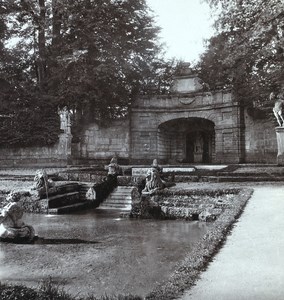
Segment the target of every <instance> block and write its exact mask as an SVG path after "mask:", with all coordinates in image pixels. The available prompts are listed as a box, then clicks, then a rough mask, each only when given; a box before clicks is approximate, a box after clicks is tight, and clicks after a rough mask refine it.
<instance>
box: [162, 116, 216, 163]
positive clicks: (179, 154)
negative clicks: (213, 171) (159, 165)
mask: <svg viewBox="0 0 284 300" xmlns="http://www.w3.org/2000/svg"><path fill="white" fill-rule="evenodd" d="M214 127H215V125H214V123H213V122H212V121H209V120H206V119H203V118H179V119H173V120H170V121H167V122H164V123H162V124H160V125H159V126H158V157H159V158H160V159H162V160H163V161H167V162H169V163H211V162H212V161H213V160H214V159H213V158H214V156H215V130H214Z"/></svg>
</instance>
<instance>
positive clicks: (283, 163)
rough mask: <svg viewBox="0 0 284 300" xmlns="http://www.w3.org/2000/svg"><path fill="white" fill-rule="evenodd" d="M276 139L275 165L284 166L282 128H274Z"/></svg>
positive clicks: (283, 134) (283, 135)
mask: <svg viewBox="0 0 284 300" xmlns="http://www.w3.org/2000/svg"><path fill="white" fill-rule="evenodd" d="M275 131H276V138H277V146H278V153H277V164H278V165H281V166H284V127H276V128H275Z"/></svg>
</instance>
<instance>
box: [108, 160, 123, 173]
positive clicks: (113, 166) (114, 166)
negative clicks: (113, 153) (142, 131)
mask: <svg viewBox="0 0 284 300" xmlns="http://www.w3.org/2000/svg"><path fill="white" fill-rule="evenodd" d="M120 173H121V168H120V166H119V165H118V163H117V158H116V157H113V158H112V159H111V161H110V163H109V165H108V175H119V174H120Z"/></svg>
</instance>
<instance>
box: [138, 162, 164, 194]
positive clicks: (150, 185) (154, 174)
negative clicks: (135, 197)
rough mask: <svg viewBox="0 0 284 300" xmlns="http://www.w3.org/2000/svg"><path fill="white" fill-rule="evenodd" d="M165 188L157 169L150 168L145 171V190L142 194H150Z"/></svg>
mask: <svg viewBox="0 0 284 300" xmlns="http://www.w3.org/2000/svg"><path fill="white" fill-rule="evenodd" d="M164 187H165V185H164V183H163V181H162V180H161V177H160V172H159V170H158V169H157V168H155V167H151V168H150V169H149V170H148V171H147V175H146V184H145V188H144V189H143V190H142V194H152V193H154V192H155V191H157V190H161V189H163V188H164Z"/></svg>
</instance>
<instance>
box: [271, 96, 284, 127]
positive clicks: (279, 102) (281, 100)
mask: <svg viewBox="0 0 284 300" xmlns="http://www.w3.org/2000/svg"><path fill="white" fill-rule="evenodd" d="M269 99H270V100H274V101H275V103H274V107H273V113H274V116H275V118H276V120H277V122H278V124H279V126H280V127H283V126H284V118H283V115H282V107H283V104H284V97H283V95H282V94H281V95H279V96H278V97H277V96H276V95H275V94H274V93H273V92H272V93H271V94H270V96H269Z"/></svg>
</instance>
